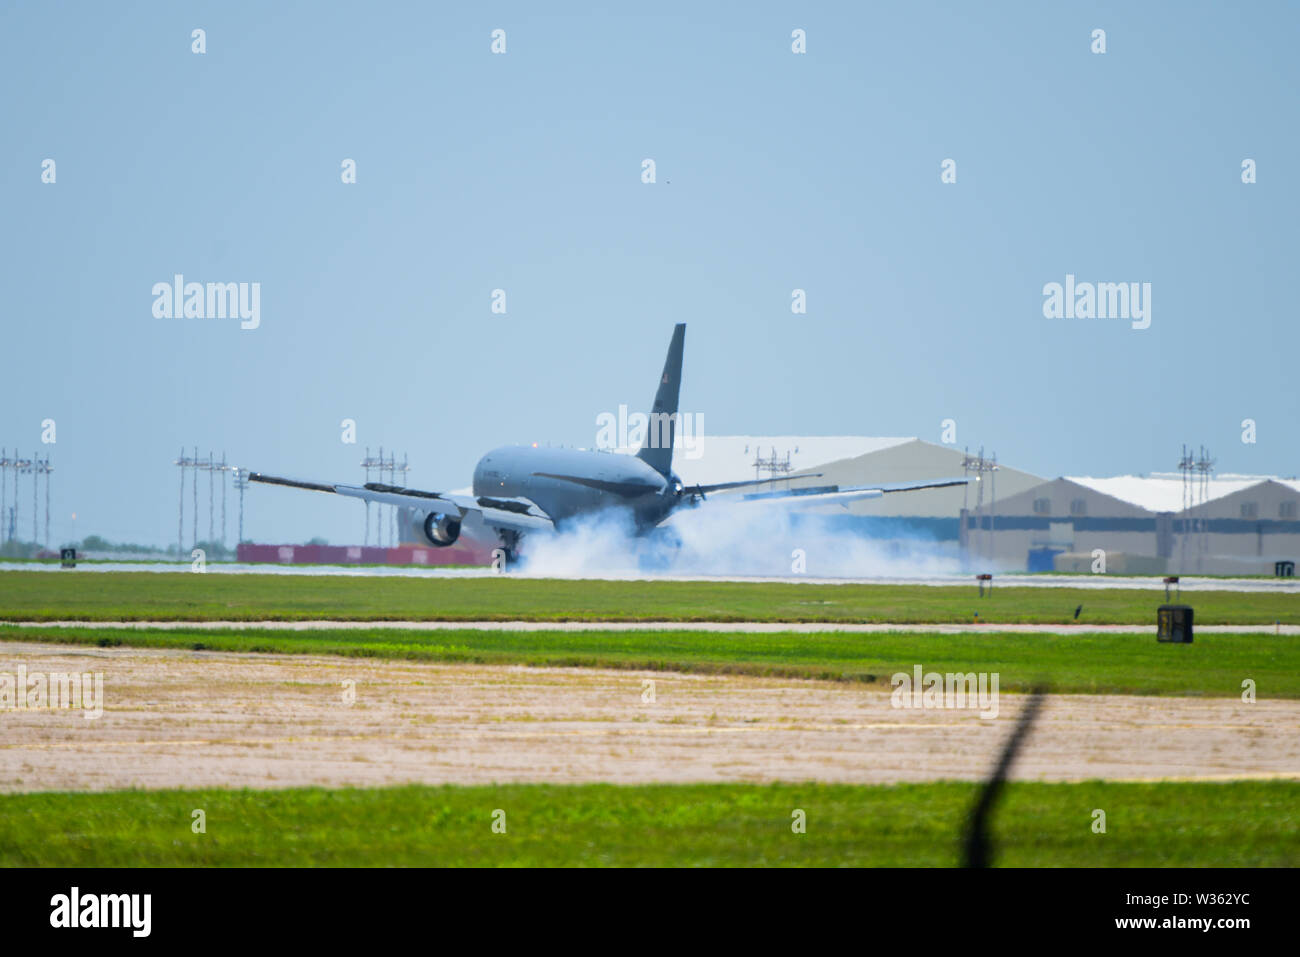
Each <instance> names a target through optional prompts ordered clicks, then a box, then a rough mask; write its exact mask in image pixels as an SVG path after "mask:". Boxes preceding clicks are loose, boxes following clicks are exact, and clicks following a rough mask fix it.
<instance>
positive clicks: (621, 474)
mask: <svg viewBox="0 0 1300 957" xmlns="http://www.w3.org/2000/svg"><path fill="white" fill-rule="evenodd" d="M685 341H686V324H685V323H684V322H683V323H678V324H677V326H676V328H675V329H674V330H673V338H672V341H671V342H670V343H669V345H668V357H667V359H665V361H664V371H663V375H662V376H661V377H660V379H659V388H658V389H657V390H656V392H655V399H654V407H653V409H652V411H651V413H650V417H649V427H648V429H647V433H646V438H645V441H644V443H643V444H642V446H641V449H640V451H638V452H637V453H636V455H619V454H613V453H610V452H601V451H593V450H588V449H552V448H537V447H535V446H533V447H528V446H518V447H514V446H507V447H503V448H499V449H493V450H492V451H491V452H488V453H487V454H486V455H484V456H483V458H481V459H479V462H478V465H476V466H475V467H474V482H473V486H472V494H471V495H463V494H457V493H453V492H422V491H420V490H418V489H413V488H407V487H406V486H397V485H387V484H384V483H381V482H367V483H366V484H365V485H334V484H328V483H324V482H306V481H300V480H298V479H288V478H280V477H278V476H274V475H265V474H263V473H261V472H250V473H249V475H248V478H249V480H250V481H253V482H262V483H265V484H267V485H284V486H288V487H290V488H301V489H309V490H311V491H316V492H330V493H333V494H335V495H346V496H348V497H350V498H359V499H363V500H365V501H367V502H379V503H381V504H384V505H396V506H399V507H402V508H404V509H407V510H410V512H411V513H412V514H413V515H414V517H415V524H416V525H417V527H419V528H420V529H421V530H422V533H423V536H424V538H425V539H427V540H428V542H429V544H430V545H433V546H436V547H446V546H448V545H453V544H455V542H456V540H457V539H458V538H460V536H461V532H462V528H466V527H468V528H471V529H474V532H475V534H474V537H475V538H481V537H482V536H483V535H484V534H485V533H486V534H487V535H489V536H495V538H496V539H497V541H499V542H500V547H501V549H502V555H503V557H504V559H505V561H506V562H507V563H509V562H513V561H514V560H515V558H516V557H517V555H518V553H519V545H520V540H521V539H522V538H523V537H524V536H525V535H528V534H536V533H539V532H542V533H545V532H553V531H556V530H558V529H563V528H564V527H565V525H566V524H569V523H571V522H573V521H574V520H575V519H578V518H579V517H582V516H590V515H593V514H596V513H603V512H618V513H622V514H623V515H624V516H625V517H627V518H630V520H631V523H632V527H633V528H634V529H635V531H636V533H637V534H638V535H645V534H647V533H649V532H651V531H652V530H654V529H656V528H658V527H660V526H661V525H662V523H663V522H664V521H665V520H666V519H667V518H668V517H669V516H670V515H672V514H673V513H674V512H675V511H676V510H677V509H679V508H682V507H691V506H697V505H699V504H701V503H703V502H704V501H705V499H706V497H707V496H708V495H709V494H710V493H713V492H721V491H726V490H729V489H739V488H744V487H747V486H757V485H767V486H769V488H771V487H772V486H773V485H774V483H773V480H772V479H748V480H743V481H738V482H722V483H719V484H715V485H685V484H684V483H683V482H682V480H681V478H679V477H678V476H677V474H676V473H675V472H674V471H673V467H672V466H673V439H674V435H675V428H676V422H677V400H678V394H679V391H680V388H681V376H682V351H683V347H684V345H685ZM791 477H793V478H808V477H818V475H817V473H803V474H802V475H794V476H791ZM966 481H967V480H966V479H964V478H950V479H931V480H924V481H918V482H899V483H894V484H890V485H857V486H839V485H814V486H805V487H801V488H787V489H782V490H777V491H772V490H766V491H760V492H754V493H750V494H745V495H741V496H727V498H728V499H730V500H732V501H736V502H738V503H745V504H755V505H759V504H765V505H783V504H784V505H788V504H800V505H805V504H823V503H836V504H839V503H847V502H850V501H853V500H856V499H863V498H877V497H879V496H881V495H885V494H887V493H890V492H907V491H913V490H915V489H923V488H944V487H946V486H950V485H964V484H966ZM715 501H716V499H715Z"/></svg>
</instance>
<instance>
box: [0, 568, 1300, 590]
mask: <svg viewBox="0 0 1300 957" xmlns="http://www.w3.org/2000/svg"><path fill="white" fill-rule="evenodd" d="M20 571H41V572H50V573H58V574H62V575H76V574H91V575H94V574H101V573H107V572H140V573H155V574H159V573H171V574H176V573H181V572H184V573H189V572H190V564H189V562H94V563H87V562H82V563H79V564H78V565H77V567H76V568H75V569H69V568H61V567H60V566H59V565H58V564H55V563H45V562H0V574H3V573H4V572H20ZM204 574H208V575H306V576H321V575H336V576H343V577H348V578H494V577H496V576H497V575H498V573H497V572H494V571H493V570H492V569H491V568H436V567H435V568H427V567H421V566H419V565H392V566H388V565H263V564H240V563H237V562H230V563H225V562H210V563H208V565H207V570H206V571H205V572H204ZM508 577H511V578H531V579H546V578H554V577H556V576H553V575H545V574H541V573H530V572H526V571H511V572H509V576H508ZM565 580H568V581H573V580H577V581H584V580H589V581H647V582H651V581H653V582H674V581H675V582H748V583H751V584H786V585H928V586H934V587H937V588H958V587H960V588H973V587H974V586H975V578H974V575H935V576H928V577H907V576H901V577H897V578H894V577H875V578H814V577H809V576H806V575H788V576H780V577H763V576H752V577H751V576H743V575H671V574H654V573H638V574H611V575H579V576H572V577H566V578H565ZM994 586H995V587H996V588H1090V589H1110V588H1132V589H1140V590H1143V591H1157V592H1163V591H1164V589H1165V586H1164V583H1163V582H1162V581H1161V579H1160V578H1158V577H1150V578H1143V577H1132V576H1120V575H1028V574H1023V573H1021V574H1014V573H1012V574H1006V575H995V576H994ZM1180 587H1181V589H1182V591H1184V592H1207V591H1230V592H1282V593H1285V594H1300V578H1207V577H1195V576H1188V577H1185V578H1183V579H1182V581H1181V582H1180Z"/></svg>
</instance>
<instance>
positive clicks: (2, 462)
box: [0, 448, 9, 543]
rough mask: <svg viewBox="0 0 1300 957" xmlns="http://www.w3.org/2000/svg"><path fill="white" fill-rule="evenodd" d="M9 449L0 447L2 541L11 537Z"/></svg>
mask: <svg viewBox="0 0 1300 957" xmlns="http://www.w3.org/2000/svg"><path fill="white" fill-rule="evenodd" d="M8 493H9V450H8V449H7V448H3V449H0V543H2V542H4V540H5V539H6V538H8V537H9V523H8V521H6V519H7V517H8V515H9V494H8Z"/></svg>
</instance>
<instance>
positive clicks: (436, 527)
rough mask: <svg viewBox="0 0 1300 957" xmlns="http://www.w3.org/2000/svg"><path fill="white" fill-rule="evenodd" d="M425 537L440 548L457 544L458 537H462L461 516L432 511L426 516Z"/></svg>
mask: <svg viewBox="0 0 1300 957" xmlns="http://www.w3.org/2000/svg"><path fill="white" fill-rule="evenodd" d="M424 537H425V538H427V539H428V540H429V542H430V543H431V544H433V545H436V546H437V547H439V548H446V547H447V546H448V545H454V544H456V539H458V538H460V518H459V517H458V516H454V515H444V514H443V513H442V512H430V513H429V514H428V515H426V516H425V518H424Z"/></svg>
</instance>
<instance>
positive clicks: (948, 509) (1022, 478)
mask: <svg viewBox="0 0 1300 957" xmlns="http://www.w3.org/2000/svg"><path fill="white" fill-rule="evenodd" d="M695 443H696V448H695V449H694V451H693V453H687V452H685V451H683V452H679V454H678V455H677V456H676V457H675V458H674V465H675V467H676V469H677V472H678V474H679V475H681V477H682V480H683V481H684V482H686V483H687V484H688V485H689V484H692V483H695V482H700V483H713V482H725V481H728V480H735V479H741V478H747V477H752V478H764V477H770V478H771V479H772V481H773V486H772V487H773V488H786V487H791V488H799V487H801V486H812V485H826V484H835V485H865V484H870V483H889V482H907V481H915V480H918V479H931V478H953V477H960V476H963V475H969V476H970V477H971V478H972V479H973V480H974V479H978V481H972V482H971V484H970V485H968V486H964V487H952V488H937V489H922V490H919V491H914V492H907V493H906V494H900V495H885V496H883V497H881V498H875V499H862V500H860V501H856V502H851V503H849V504H848V505H831V506H825V507H823V508H819V509H816V510H815V511H818V512H820V513H823V514H826V515H828V516H834V517H835V520H836V522H837V523H841V524H843V525H844V526H845V527H847V528H849V529H851V530H852V531H853V532H854V533H856V534H859V535H862V536H865V537H868V538H872V539H877V540H882V541H884V542H886V543H888V542H894V543H898V544H902V543H910V544H914V543H916V542H918V541H923V542H930V543H935V544H936V545H938V546H941V548H943V549H944V550H947V551H950V552H951V553H952V554H953V555H954V556H958V555H961V554H962V553H964V552H973V554H974V555H987V557H990V558H991V557H992V552H991V551H990V549H991V547H992V542H989V541H985V540H984V539H983V538H981V536H980V535H978V534H973V535H970V536H968V535H967V534H966V532H965V530H964V529H963V522H962V517H963V515H965V514H969V515H970V516H971V518H970V522H971V524H972V526H974V525H977V524H978V523H977V522H976V518H988V519H993V525H994V527H995V528H996V527H997V522H996V516H997V514H998V513H999V512H1000V511H1001V508H1002V506H1001V502H1002V500H1003V499H1004V498H1006V497H1008V496H1013V495H1016V494H1019V493H1021V492H1023V491H1025V490H1026V489H1030V488H1035V487H1037V486H1040V485H1042V484H1043V482H1044V479H1043V478H1042V477H1041V476H1038V475H1034V474H1032V473H1030V472H1025V471H1022V470H1020V469H1016V468H1011V467H1008V466H1006V465H1001V464H999V465H998V466H997V470H996V471H995V472H984V473H982V474H981V473H979V472H978V471H976V470H975V469H973V468H968V467H967V465H966V463H967V460H968V458H970V457H969V456H968V455H967V453H966V452H964V451H963V450H961V449H957V448H953V447H952V446H948V445H939V444H936V443H933V442H926V441H923V440H921V439H918V438H915V437H870V436H752V435H704V436H698V437H696V439H695ZM692 455H693V457H692ZM762 488H763V487H760V490H761V489H762ZM752 491H753V489H741V490H738V491H736V492H731V493H723V494H734V495H742V494H745V493H747V492H752ZM968 539H969V540H968ZM1021 557H1022V559H1023V555H1022V556H1021Z"/></svg>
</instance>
